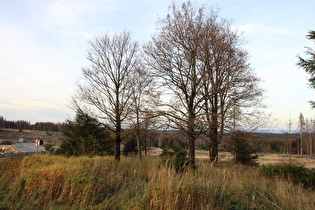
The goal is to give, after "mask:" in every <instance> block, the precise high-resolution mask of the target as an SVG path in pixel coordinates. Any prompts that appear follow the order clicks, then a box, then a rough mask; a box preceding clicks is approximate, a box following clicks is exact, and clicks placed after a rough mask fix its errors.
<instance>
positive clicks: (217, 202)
mask: <svg viewBox="0 0 315 210" xmlns="http://www.w3.org/2000/svg"><path fill="white" fill-rule="evenodd" d="M0 161H1V164H0V169H1V175H0V209H315V193H314V191H312V190H311V189H305V188H303V186H301V185H296V184H293V183H292V182H290V181H286V180H282V179H270V178H266V177H264V176H262V174H261V173H260V167H249V166H243V165H238V164H233V163H232V162H228V161H221V162H219V163H218V164H211V163H209V162H208V161H207V160H201V159H199V160H198V161H197V165H198V168H197V169H196V170H194V171H187V172H184V173H176V172H175V170H173V169H169V168H166V167H165V166H164V165H161V164H160V161H159V159H157V158H144V159H143V160H139V159H137V158H135V157H122V159H121V161H120V162H119V163H117V162H116V161H115V160H114V158H113V157H93V158H89V157H71V158H65V157H61V156H49V155H33V156H29V157H25V158H24V159H15V160H10V159H4V160H0Z"/></svg>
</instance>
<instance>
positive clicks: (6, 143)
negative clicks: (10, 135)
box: [1, 141, 12, 145]
mask: <svg viewBox="0 0 315 210" xmlns="http://www.w3.org/2000/svg"><path fill="white" fill-rule="evenodd" d="M1 145H12V142H11V141H2V142H1Z"/></svg>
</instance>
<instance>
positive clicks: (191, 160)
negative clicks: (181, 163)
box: [188, 136, 195, 166]
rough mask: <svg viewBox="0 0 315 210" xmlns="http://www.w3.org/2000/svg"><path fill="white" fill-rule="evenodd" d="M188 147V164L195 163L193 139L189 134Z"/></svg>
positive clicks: (192, 164)
mask: <svg viewBox="0 0 315 210" xmlns="http://www.w3.org/2000/svg"><path fill="white" fill-rule="evenodd" d="M188 146H189V149H188V157H189V164H190V166H194V165H195V139H194V138H193V137H192V136H190V137H189V144H188Z"/></svg>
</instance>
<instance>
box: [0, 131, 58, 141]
mask: <svg viewBox="0 0 315 210" xmlns="http://www.w3.org/2000/svg"><path fill="white" fill-rule="evenodd" d="M61 136H62V133H61V132H52V131H49V132H47V131H37V130H31V131H30V130H22V131H19V130H17V129H5V128H3V129H0V143H1V142H2V141H12V142H17V141H18V140H19V139H20V138H23V139H26V140H27V141H30V142H35V140H37V139H42V140H44V141H45V142H46V143H50V144H56V145H58V144H59V143H60V137H61Z"/></svg>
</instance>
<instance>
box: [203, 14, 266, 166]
mask: <svg viewBox="0 0 315 210" xmlns="http://www.w3.org/2000/svg"><path fill="white" fill-rule="evenodd" d="M241 44H242V40H241V39H240V36H239V35H238V33H237V32H235V31H232V30H231V26H230V23H229V22H228V21H227V20H225V19H222V20H219V19H218V17H217V15H216V14H215V13H214V14H213V15H212V18H211V19H208V21H207V22H206V24H205V38H204V41H203V42H202V50H201V57H200V61H201V62H203V63H204V66H205V71H206V77H205V78H206V79H205V80H204V83H203V87H204V95H205V96H206V97H205V106H204V111H205V116H206V122H207V123H206V124H207V127H208V136H209V140H210V141H209V143H210V151H209V156H210V160H211V161H216V160H217V157H218V144H219V143H220V141H221V140H222V137H223V134H224V130H225V120H226V119H228V118H229V117H230V118H231V119H234V120H235V113H236V111H237V112H241V111H242V109H243V108H246V107H252V106H253V105H256V104H257V103H258V101H259V99H260V97H261V96H262V93H263V91H262V89H260V88H259V86H258V83H259V81H260V79H259V78H258V77H257V76H256V75H255V74H254V72H253V69H251V68H250V66H249V64H248V62H247V61H248V53H247V52H246V51H245V50H244V49H242V48H241ZM242 114H243V112H242ZM234 125H235V122H234Z"/></svg>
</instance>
